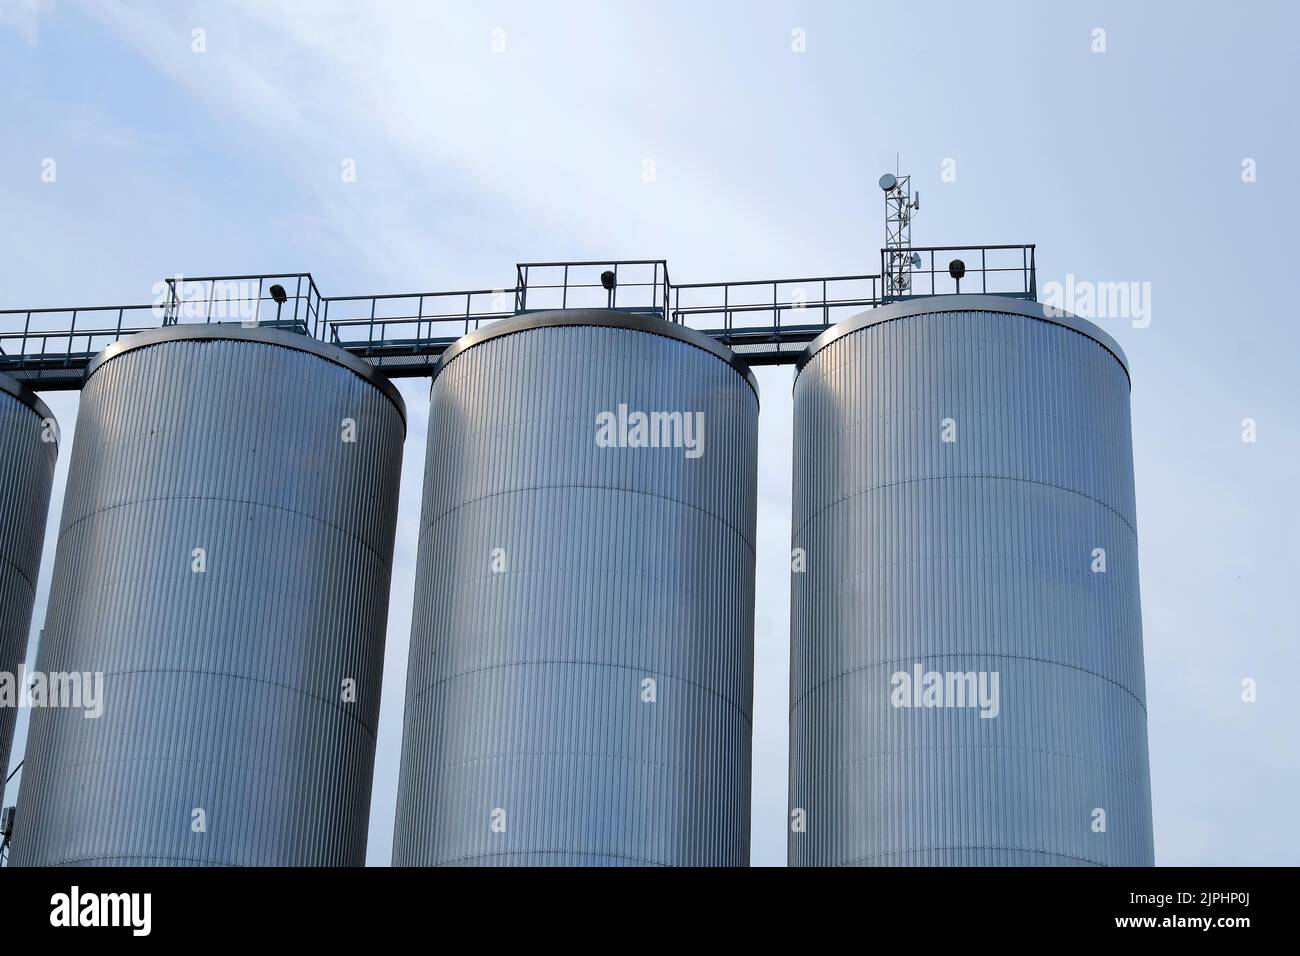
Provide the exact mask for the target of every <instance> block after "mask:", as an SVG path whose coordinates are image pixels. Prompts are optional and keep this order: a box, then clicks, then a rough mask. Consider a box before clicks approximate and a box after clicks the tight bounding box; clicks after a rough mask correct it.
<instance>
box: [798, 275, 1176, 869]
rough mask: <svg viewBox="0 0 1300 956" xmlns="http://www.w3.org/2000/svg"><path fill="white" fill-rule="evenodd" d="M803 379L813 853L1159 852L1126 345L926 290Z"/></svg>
mask: <svg viewBox="0 0 1300 956" xmlns="http://www.w3.org/2000/svg"><path fill="white" fill-rule="evenodd" d="M794 401H795V409H794V414H795V422H794V430H795V441H794V444H795V453H794V505H793V509H794V511H793V545H794V548H795V549H796V550H795V553H794V559H795V562H796V565H795V569H794V570H795V573H794V574H793V575H792V578H793V595H792V608H791V617H792V634H791V645H792V652H791V675H790V705H791V709H790V749H791V753H790V811H791V832H790V834H789V859H790V862H791V864H792V865H877V866H880V865H885V866H890V865H892V866H904V865H932V866H934V865H1089V864H1110V865H1150V864H1151V863H1152V862H1153V850H1152V834H1151V797H1150V784H1149V772H1148V765H1147V729H1146V724H1147V715H1146V705H1145V690H1144V678H1143V662H1142V632H1141V614H1140V607H1139V601H1138V566H1137V536H1136V532H1135V527H1136V525H1135V517H1134V494H1133V459H1132V442H1131V435H1130V426H1129V379H1128V368H1127V363H1126V360H1125V358H1124V356H1123V353H1122V352H1121V350H1120V348H1119V346H1118V345H1117V344H1116V343H1115V341H1114V340H1113V339H1112V338H1111V337H1110V336H1109V335H1107V334H1106V333H1105V332H1103V331H1102V330H1101V329H1099V328H1097V327H1096V326H1094V325H1092V324H1091V323H1089V322H1085V321H1083V320H1081V319H1078V318H1075V317H1072V316H1065V315H1055V316H1053V315H1049V314H1048V313H1047V312H1046V311H1045V310H1044V309H1043V308H1042V307H1041V306H1040V305H1038V304H1037V303H1033V302H1027V301H1022V300H1016V299H1009V298H1001V297H997V296H985V295H966V296H936V297H932V298H925V299H916V300H911V301H906V302H902V303H896V304H893V305H889V306H886V307H883V308H879V309H876V310H875V311H873V312H870V313H868V314H865V315H863V316H860V317H858V318H856V319H852V320H850V321H848V322H845V323H843V324H841V325H839V326H836V327H834V328H832V329H831V330H829V331H828V332H826V333H825V334H823V335H822V336H821V337H820V338H818V339H817V340H816V341H814V342H813V343H812V344H811V345H810V346H809V348H808V350H807V351H806V352H805V353H804V356H803V357H802V359H801V362H800V371H799V374H798V377H797V379H796V382H795V388H794ZM800 562H802V570H801V565H800ZM932 675H933V676H932ZM972 700H973V703H972Z"/></svg>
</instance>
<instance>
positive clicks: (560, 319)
mask: <svg viewBox="0 0 1300 956" xmlns="http://www.w3.org/2000/svg"><path fill="white" fill-rule="evenodd" d="M586 325H592V326H603V327H606V328H616V329H629V330H631V331H634V332H645V333H647V334H649V335H659V336H663V337H664V338H669V339H675V340H677V341H679V342H684V343H686V344H687V345H693V346H695V347H696V348H700V349H703V350H704V351H706V352H709V353H711V354H712V355H714V356H716V357H717V358H719V359H721V360H722V361H724V362H726V363H727V364H728V365H730V366H731V367H732V368H733V369H734V370H735V371H736V372H737V373H738V374H740V375H741V376H742V377H744V379H745V381H746V382H748V383H749V387H750V388H751V389H752V390H753V392H754V398H756V399H759V398H760V396H759V394H758V379H756V378H755V377H754V372H753V370H752V369H751V368H750V367H749V365H748V364H747V363H746V362H745V360H744V359H743V358H741V357H740V356H739V355H737V354H736V353H735V352H733V351H732V350H731V349H729V348H727V347H726V346H725V345H723V344H722V343H721V342H719V341H717V340H716V339H714V338H713V337H712V336H709V335H705V334H704V333H703V332H700V331H697V330H696V329H692V328H690V327H689V326H686V325H682V324H680V323H677V322H669V321H667V320H666V319H660V318H656V317H655V316H650V315H641V314H637V313H632V312H618V311H615V310H613V309H548V310H545V311H539V312H525V313H523V314H521V315H516V316H514V317H513V318H509V319H499V320H497V321H496V322H493V323H492V324H491V325H485V326H483V327H482V328H479V329H476V330H475V331H473V332H470V333H469V334H468V335H464V336H461V337H460V338H459V339H457V340H456V341H455V342H453V343H452V344H451V345H450V346H448V347H447V349H446V350H445V351H444V352H443V353H442V354H441V355H440V356H438V362H437V364H436V365H434V367H433V376H432V377H433V381H437V379H438V375H439V373H441V372H442V370H443V369H444V368H446V367H447V365H448V364H449V363H450V362H451V361H452V360H453V359H455V358H456V357H457V356H458V355H460V354H461V353H463V352H465V351H467V350H469V349H472V348H473V347H474V346H476V345H481V344H482V343H483V342H486V341H488V340H489V339H494V338H499V337H501V336H503V335H514V334H516V333H519V332H526V331H528V330H530V329H543V328H564V327H570V326H586ZM429 387H430V388H432V387H433V385H432V383H430V386H429ZM760 404H761V400H760Z"/></svg>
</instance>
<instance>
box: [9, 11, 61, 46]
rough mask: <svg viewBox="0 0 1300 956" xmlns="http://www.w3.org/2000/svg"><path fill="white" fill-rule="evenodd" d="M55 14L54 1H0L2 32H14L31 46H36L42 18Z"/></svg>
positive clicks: (38, 40)
mask: <svg viewBox="0 0 1300 956" xmlns="http://www.w3.org/2000/svg"><path fill="white" fill-rule="evenodd" d="M53 12H54V0H0V30H3V29H6V28H8V29H11V30H14V31H15V32H16V33H17V34H18V35H19V36H20V37H22V38H23V39H24V40H25V41H26V42H27V44H28V45H29V46H36V45H37V44H38V43H39V42H40V23H41V17H43V16H46V15H48V14H51V13H53Z"/></svg>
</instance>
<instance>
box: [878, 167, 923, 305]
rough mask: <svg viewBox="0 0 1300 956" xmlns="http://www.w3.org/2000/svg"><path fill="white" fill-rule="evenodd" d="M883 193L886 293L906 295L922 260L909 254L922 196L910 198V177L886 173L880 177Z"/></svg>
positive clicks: (919, 194) (911, 253)
mask: <svg viewBox="0 0 1300 956" xmlns="http://www.w3.org/2000/svg"><path fill="white" fill-rule="evenodd" d="M880 188H881V189H883V190H884V191H885V293H886V294H887V295H907V294H908V292H909V290H910V289H911V288H912V269H913V268H914V267H916V266H919V265H920V264H921V257H920V256H918V255H917V254H916V253H914V252H912V216H913V215H915V214H916V213H918V212H920V211H921V193H920V192H919V191H918V192H917V194H916V196H915V198H913V196H912V177H911V176H900V175H896V174H894V173H885V175H883V176H881V177H880Z"/></svg>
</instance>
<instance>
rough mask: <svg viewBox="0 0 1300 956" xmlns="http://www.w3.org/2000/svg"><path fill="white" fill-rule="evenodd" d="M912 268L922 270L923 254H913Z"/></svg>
mask: <svg viewBox="0 0 1300 956" xmlns="http://www.w3.org/2000/svg"><path fill="white" fill-rule="evenodd" d="M912 268H913V269H919V268H921V254H920V253H919V252H914V253H912Z"/></svg>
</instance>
